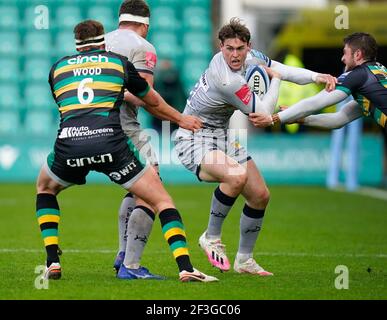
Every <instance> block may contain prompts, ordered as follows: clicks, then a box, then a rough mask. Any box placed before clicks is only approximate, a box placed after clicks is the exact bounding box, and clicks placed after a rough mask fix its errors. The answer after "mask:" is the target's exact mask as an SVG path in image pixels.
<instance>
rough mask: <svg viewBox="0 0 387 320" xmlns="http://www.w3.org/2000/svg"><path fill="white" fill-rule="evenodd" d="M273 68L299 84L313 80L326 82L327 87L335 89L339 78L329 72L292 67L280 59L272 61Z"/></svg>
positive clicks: (330, 89) (284, 77)
mask: <svg viewBox="0 0 387 320" xmlns="http://www.w3.org/2000/svg"><path fill="white" fill-rule="evenodd" d="M270 67H271V68H273V69H274V70H275V71H278V72H279V73H280V74H281V75H282V79H283V80H286V81H290V82H294V83H297V84H307V83H311V82H315V83H325V89H326V90H328V91H332V90H334V88H335V86H336V83H337V79H336V78H335V77H333V76H331V75H329V74H323V73H317V72H314V71H311V70H308V69H304V68H298V67H291V66H288V65H286V64H283V63H280V62H278V61H274V60H272V61H271V65H270Z"/></svg>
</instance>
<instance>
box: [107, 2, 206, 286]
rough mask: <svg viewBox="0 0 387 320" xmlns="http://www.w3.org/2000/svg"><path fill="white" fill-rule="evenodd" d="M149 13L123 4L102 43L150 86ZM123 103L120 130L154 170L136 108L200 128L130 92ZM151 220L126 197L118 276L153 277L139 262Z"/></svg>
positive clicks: (142, 205)
mask: <svg viewBox="0 0 387 320" xmlns="http://www.w3.org/2000/svg"><path fill="white" fill-rule="evenodd" d="M150 14H151V13H150V9H149V6H148V5H147V4H146V2H145V1H143V0H126V1H124V2H123V3H122V4H121V6H120V10H119V26H118V29H117V30H114V31H112V32H110V33H108V34H106V39H105V41H106V49H107V51H112V52H115V53H118V54H121V55H123V56H125V57H127V58H128V60H129V61H130V62H132V63H133V65H134V67H135V68H136V70H137V71H138V72H139V74H140V75H141V76H142V77H143V78H144V79H145V80H146V81H147V82H148V84H149V85H150V86H151V87H153V81H154V79H153V74H154V70H155V67H156V63H157V54H156V50H155V48H154V46H153V45H152V44H151V43H149V42H148V41H147V40H146V39H145V38H146V36H147V34H148V30H149V18H150ZM125 101H126V103H125V104H124V105H123V106H122V107H121V112H120V118H121V125H122V128H123V130H124V132H125V134H126V135H127V136H128V137H129V138H130V140H131V141H132V143H133V144H134V146H135V147H136V148H137V150H139V151H140V153H141V154H142V155H143V157H144V158H145V159H146V160H147V161H148V162H149V163H150V164H151V165H152V166H154V168H155V169H156V170H157V171H158V160H157V156H156V153H155V152H154V150H153V148H152V145H151V144H150V142H149V137H148V136H147V134H146V133H145V132H144V131H143V130H142V129H141V127H140V123H139V122H138V119H137V114H138V106H143V107H145V108H146V110H147V111H149V112H150V113H152V114H153V115H155V116H157V117H158V118H160V119H162V120H169V121H172V122H175V123H177V124H178V125H179V126H181V127H182V128H185V129H188V130H195V129H198V128H200V126H201V122H200V120H199V119H198V118H196V117H193V116H189V115H182V114H181V113H180V112H178V111H177V110H176V109H173V108H169V109H165V110H162V109H161V110H160V109H156V108H149V107H147V106H146V105H144V103H143V101H141V100H140V99H138V98H136V97H135V96H134V95H132V94H131V93H130V92H126V93H125ZM129 218H130V219H132V220H133V223H131V224H130V226H131V228H128V226H129V225H128V221H129ZM154 219H155V213H154V208H152V207H151V206H150V205H149V204H147V203H146V202H145V201H143V200H142V199H139V198H134V197H133V195H132V193H128V194H126V196H125V197H124V199H123V200H122V202H121V206H120V208H119V211H118V239H119V246H118V253H117V256H116V259H115V261H114V264H113V267H114V269H115V270H116V272H117V277H119V278H120V277H122V276H123V277H125V278H127V277H128V274H131V276H132V278H133V279H137V278H142V277H147V278H152V274H151V273H150V272H147V273H146V274H144V273H143V272H144V271H145V270H147V269H143V268H140V259H141V256H142V253H143V251H144V248H145V245H146V242H147V240H148V238H149V235H150V232H151V230H152V226H153V222H154ZM122 264H124V265H125V266H126V267H127V268H126V270H124V272H123V273H120V272H119V269H120V267H121V265H122ZM123 268H124V267H123ZM156 277H157V276H156Z"/></svg>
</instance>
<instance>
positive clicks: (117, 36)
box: [105, 29, 157, 128]
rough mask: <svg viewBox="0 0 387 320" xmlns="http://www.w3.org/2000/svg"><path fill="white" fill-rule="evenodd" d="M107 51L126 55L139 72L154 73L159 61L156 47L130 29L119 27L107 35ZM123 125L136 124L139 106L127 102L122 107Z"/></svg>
mask: <svg viewBox="0 0 387 320" xmlns="http://www.w3.org/2000/svg"><path fill="white" fill-rule="evenodd" d="M105 43H106V51H112V52H115V53H118V54H120V55H122V56H125V57H127V58H128V59H129V61H130V62H132V63H133V65H134V67H135V68H136V70H137V71H138V72H143V73H149V74H153V72H154V69H155V67H156V63H157V54H156V49H155V47H154V46H153V45H152V44H151V43H150V42H148V41H147V40H146V39H144V38H143V37H141V36H140V35H138V34H137V33H136V32H134V31H132V30H128V29H117V30H114V31H112V32H109V33H107V34H106V35H105ZM121 110H122V111H125V112H121V125H122V126H123V127H124V128H125V127H126V126H127V125H130V124H136V125H139V123H138V122H137V113H138V108H137V107H136V106H134V105H132V104H129V103H126V102H125V108H121Z"/></svg>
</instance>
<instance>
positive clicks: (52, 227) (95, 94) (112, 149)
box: [36, 20, 217, 282]
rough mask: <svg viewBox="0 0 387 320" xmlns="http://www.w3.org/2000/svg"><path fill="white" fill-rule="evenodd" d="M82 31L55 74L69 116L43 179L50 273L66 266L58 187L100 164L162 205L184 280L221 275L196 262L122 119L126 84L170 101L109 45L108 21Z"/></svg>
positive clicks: (40, 198)
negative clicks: (61, 253) (60, 249)
mask: <svg viewBox="0 0 387 320" xmlns="http://www.w3.org/2000/svg"><path fill="white" fill-rule="evenodd" d="M74 36H75V44H76V49H77V51H78V53H77V54H75V55H73V56H66V57H63V58H62V59H60V60H59V61H57V62H56V63H55V64H54V65H53V66H52V68H51V70H50V74H49V83H50V86H51V91H52V94H53V97H54V100H55V102H56V103H57V105H58V108H59V112H60V117H61V119H60V127H59V130H58V135H57V138H56V140H55V145H54V149H53V151H52V152H51V153H50V154H49V155H48V157H47V161H46V163H45V164H44V165H43V167H42V169H41V171H40V174H39V177H38V179H37V183H36V189H37V195H36V214H37V218H38V223H39V226H40V230H41V234H42V237H43V240H44V244H45V248H46V252H47V259H46V269H45V272H44V278H46V279H59V278H60V277H61V274H62V269H61V265H60V261H59V256H58V242H59V238H58V225H59V220H60V209H59V204H58V201H57V195H58V193H59V192H60V191H62V190H63V189H65V188H67V187H70V186H71V185H74V184H79V185H81V184H85V183H86V176H87V174H88V173H89V172H90V171H97V172H101V173H104V174H105V175H107V176H108V177H109V178H110V180H112V181H113V182H115V183H117V184H119V185H121V186H122V187H123V188H125V189H126V190H127V191H129V192H132V193H133V194H134V195H137V196H138V197H140V198H141V199H144V201H146V202H147V203H149V204H150V205H151V206H152V208H154V210H155V213H157V214H158V216H159V219H160V222H161V226H162V231H163V234H164V237H165V239H166V240H167V242H168V244H169V246H170V248H171V251H172V253H173V256H174V258H175V260H176V263H177V265H178V269H179V278H180V280H181V281H183V282H186V281H201V282H210V281H216V280H217V279H216V278H215V277H211V276H207V275H205V274H203V273H201V272H200V271H198V270H197V269H195V268H194V267H193V266H192V264H191V260H190V257H189V251H188V248H187V242H186V236H185V231H184V225H183V222H182V220H181V216H180V214H179V212H178V211H177V210H176V208H175V206H174V204H173V201H172V199H171V197H170V196H169V194H168V193H167V192H166V190H165V189H164V187H163V185H162V183H161V181H160V179H159V177H158V175H157V173H156V171H155V170H154V169H153V167H152V166H149V165H148V164H146V163H145V162H144V161H143V159H142V158H141V155H140V154H139V153H138V151H137V150H136V148H135V147H134V145H133V143H132V142H131V140H130V139H129V138H128V137H127V135H126V134H125V133H124V131H123V130H122V127H121V123H120V117H119V107H120V106H121V104H122V101H123V96H124V89H127V90H128V91H129V92H131V93H132V94H134V95H135V96H137V97H138V98H140V99H142V100H143V101H144V103H146V104H147V105H148V106H149V107H153V108H165V107H170V106H166V102H165V101H164V100H163V99H162V97H161V96H160V95H159V94H158V93H157V92H156V91H155V90H153V89H152V88H151V87H150V86H149V85H148V83H147V82H146V81H145V80H144V79H143V78H142V77H141V76H140V75H139V74H138V72H137V71H136V69H135V68H134V66H133V64H132V63H131V62H129V61H128V59H127V58H125V57H123V56H121V55H118V54H115V53H113V52H107V51H105V40H104V28H103V26H102V24H100V23H99V22H97V21H94V20H86V21H83V22H81V23H79V24H78V25H77V26H75V28H74ZM142 268H144V267H142ZM144 269H145V268H144ZM144 274H146V272H144ZM129 276H130V275H129Z"/></svg>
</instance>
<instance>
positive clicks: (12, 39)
mask: <svg viewBox="0 0 387 320" xmlns="http://www.w3.org/2000/svg"><path fill="white" fill-rule="evenodd" d="M0 43H1V46H0V56H7V57H10V56H11V57H12V56H13V57H15V56H18V55H19V54H20V52H21V50H20V35H19V33H18V32H16V31H0Z"/></svg>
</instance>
